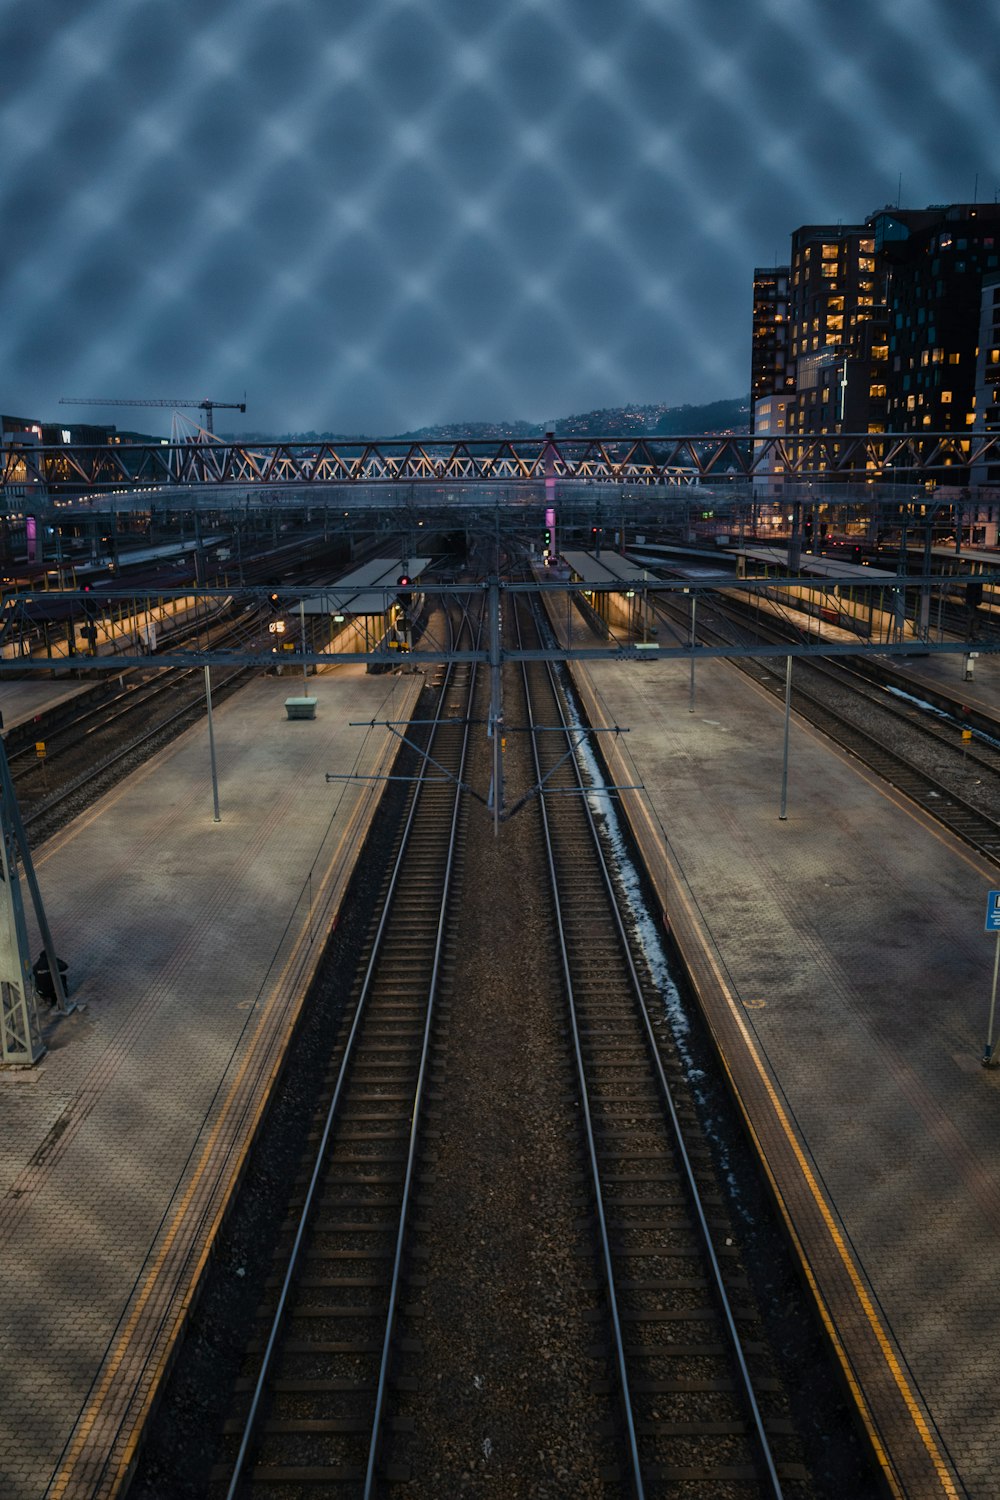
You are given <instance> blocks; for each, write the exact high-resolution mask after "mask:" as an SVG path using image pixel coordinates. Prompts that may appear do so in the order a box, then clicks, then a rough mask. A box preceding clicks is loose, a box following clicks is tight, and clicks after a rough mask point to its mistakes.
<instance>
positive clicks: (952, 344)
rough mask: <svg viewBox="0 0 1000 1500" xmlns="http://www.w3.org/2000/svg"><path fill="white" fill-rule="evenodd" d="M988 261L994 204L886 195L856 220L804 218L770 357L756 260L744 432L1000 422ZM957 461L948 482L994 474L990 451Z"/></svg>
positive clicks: (999, 228) (997, 245)
mask: <svg viewBox="0 0 1000 1500" xmlns="http://www.w3.org/2000/svg"><path fill="white" fill-rule="evenodd" d="M781 270H783V268H781V267H779V268H776V269H775V271H774V272H771V273H770V275H771V277H772V278H774V277H776V275H777V272H779V271H781ZM998 273H1000V205H997V204H969V203H957V204H946V205H941V206H932V207H930V208H925V209H903V208H893V207H891V206H890V207H887V208H884V209H881V210H879V211H878V212H876V213H873V214H870V215H869V216H868V217H867V219H866V220H865V222H864V223H863V224H853V225H843V224H837V225H831V224H806V225H803V226H802V227H801V228H799V229H797V230H796V231H795V232H794V234H793V235H792V239H791V256H790V260H789V266H788V301H787V325H786V332H785V337H786V343H785V346H784V350H785V352H784V354H783V363H782V364H780V365H779V363H778V360H777V357H776V355H775V357H773V358H772V362H771V363H770V364H768V357H769V355H770V354H773V353H774V351H775V350H776V345H775V344H773V342H769V339H771V334H770V325H769V322H768V310H769V301H768V298H769V296H770V298H771V301H772V302H774V301H776V295H775V294H772V293H771V292H770V288H769V283H768V282H767V279H766V277H767V275H768V273H767V272H763V271H761V270H760V269H758V270H755V272H754V348H753V354H752V359H751V376H752V380H753V393H754V398H755V399H754V432H755V433H758V434H760V435H762V436H763V435H765V434H766V433H774V432H779V431H780V432H783V433H786V434H787V435H789V436H795V435H797V434H801V435H802V436H813V435H819V434H823V433H838V432H842V433H868V432H873V433H874V432H883V431H887V430H888V431H891V432H914V433H919V432H928V433H948V432H953V433H956V434H960V433H967V432H969V431H970V430H975V429H976V428H979V427H984V426H986V425H987V422H989V424H990V425H991V426H992V425H993V424H995V423H997V422H1000V400H998V399H997V398H998V392H1000V281H990V278H993V277H996V276H997V274H998ZM987 283H989V298H988V299H987V297H986V295H985V293H984V286H985V285H986V284H987ZM994 293H997V302H996V314H997V316H996V321H995V322H994V320H993V318H994V302H993V300H992V298H993V295H994ZM779 395H780V400H777V399H774V398H776V397H778V396H779ZM988 414H989V415H988ZM779 423H780V425H779ZM954 463H955V481H954V482H955V483H956V484H962V485H964V484H966V483H968V482H969V481H970V480H971V482H973V483H979V484H992V485H997V484H998V483H1000V463H998V464H996V465H986V464H982V465H979V466H977V472H976V473H973V474H971V475H970V473H969V471H968V469H963V468H962V465H961V459H960V458H958V459H956V460H954Z"/></svg>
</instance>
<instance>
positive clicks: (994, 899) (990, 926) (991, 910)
mask: <svg viewBox="0 0 1000 1500" xmlns="http://www.w3.org/2000/svg"><path fill="white" fill-rule="evenodd" d="M986 931H987V932H1000V891H990V894H989V896H988V897H987V898H986Z"/></svg>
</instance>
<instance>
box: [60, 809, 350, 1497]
mask: <svg viewBox="0 0 1000 1500" xmlns="http://www.w3.org/2000/svg"><path fill="white" fill-rule="evenodd" d="M365 800H366V799H364V798H362V799H360V800H359V802H358V803H357V804H356V805H355V807H354V809H353V811H352V813H351V816H350V820H349V822H348V826H347V828H345V830H344V832H343V834H342V835H341V837H340V839H339V841H338V845H337V857H336V858H334V859H331V861H330V865H329V867H328V871H327V875H326V877H325V879H324V881H323V884H322V886H321V887H320V891H319V892H318V893H317V905H318V904H319V901H320V898H321V897H322V896H323V894H324V892H325V890H326V888H327V887H328V886H329V884H330V883H331V881H332V880H333V878H334V873H335V871H336V869H337V867H338V860H339V855H340V851H341V850H342V849H343V847H344V844H345V842H348V843H349V842H351V840H350V839H349V838H348V836H349V835H352V834H353V829H354V825H355V823H356V821H357V818H358V816H359V815H360V812H361V808H362V806H363V804H364V802H365ZM314 940H315V938H314V934H312V933H311V932H310V929H309V927H308V925H307V926H305V927H303V929H302V931H301V932H300V933H299V936H298V938H297V940H296V942H295V944H294V947H293V948H292V950H291V952H290V953H289V955H288V958H287V960H286V962H285V965H284V967H283V969H282V971H281V974H280V975H279V977H278V979H277V981H276V983H275V984H274V985H273V986H272V988H271V997H270V999H269V1000H268V1002H267V1004H266V1005H265V1007H264V1010H263V1011H262V1012H261V1016H260V1021H259V1023H258V1025H257V1029H256V1031H255V1033H254V1037H253V1040H252V1042H251V1043H250V1044H249V1045H248V1047H247V1049H246V1053H245V1055H244V1058H243V1062H242V1064H241V1065H240V1069H239V1072H238V1074H237V1076H236V1077H235V1078H234V1080H233V1082H232V1084H231V1086H230V1089H229V1092H228V1093H227V1095H226V1099H225V1102H224V1103H223V1105H222V1108H221V1110H220V1111H219V1114H218V1117H217V1119H216V1123H215V1125H214V1126H213V1128H212V1131H211V1134H210V1135H209V1138H208V1140H207V1141H206V1143H205V1146H204V1149H203V1151H202V1154H201V1157H200V1158H199V1161H198V1165H197V1167H196V1168H195V1170H194V1173H193V1174H192V1176H191V1180H190V1181H189V1183H188V1186H187V1189H186V1191H185V1194H184V1197H183V1199H182V1200H181V1202H180V1204H179V1205H178V1207H177V1210H176V1212H175V1213H174V1216H173V1219H172V1221H171V1224H170V1228H169V1229H168V1230H167V1233H166V1235H165V1236H164V1239H163V1241H162V1242H161V1245H160V1250H159V1253H158V1255H157V1257H156V1261H155V1262H154V1264H153V1266H152V1268H151V1270H150V1271H149V1273H148V1275H147V1277H146V1280H145V1282H144V1284H143V1287H142V1291H141V1292H140V1294H139V1298H138V1300H137V1302H136V1304H135V1306H134V1308H133V1310H132V1313H131V1316H130V1317H129V1320H128V1323H127V1324H126V1326H125V1328H124V1329H123V1331H122V1333H121V1334H120V1335H119V1338H118V1341H117V1343H116V1345H115V1348H114V1351H113V1352H112V1355H111V1357H110V1360H109V1361H108V1362H107V1364H106V1366H105V1372H104V1375H103V1376H102V1378H101V1383H100V1385H99V1386H98V1389H97V1391H96V1392H95V1393H94V1395H93V1396H92V1397H91V1399H90V1401H89V1402H88V1404H87V1409H86V1411H85V1412H84V1414H83V1416H82V1417H81V1418H80V1419H79V1421H78V1423H77V1425H76V1430H75V1434H74V1437H73V1440H72V1443H71V1446H70V1451H69V1453H68V1454H67V1455H66V1458H65V1460H64V1462H63V1464H62V1466H61V1468H60V1470H59V1472H58V1474H57V1475H56V1476H55V1479H54V1480H53V1481H52V1483H51V1488H50V1489H49V1491H48V1495H49V1500H63V1497H64V1496H65V1495H66V1493H67V1487H68V1486H69V1484H70V1483H71V1481H72V1478H73V1469H74V1467H75V1466H76V1462H77V1460H78V1459H79V1457H80V1454H81V1452H82V1450H83V1448H84V1447H85V1445H86V1442H87V1439H88V1438H89V1436H90V1434H91V1432H92V1431H93V1429H94V1427H95V1425H96V1424H97V1421H98V1419H99V1417H100V1416H101V1413H102V1409H103V1406H104V1403H105V1401H106V1400H107V1397H108V1394H109V1392H110V1390H111V1388H112V1386H113V1384H114V1381H115V1379H116V1377H117V1375H118V1372H119V1370H120V1369H121V1365H122V1362H123V1360H124V1358H125V1354H126V1352H127V1350H128V1347H129V1344H130V1341H131V1338H132V1336H133V1334H134V1332H135V1329H136V1327H137V1325H138V1323H139V1321H140V1319H141V1318H142V1315H143V1313H144V1312H145V1308H146V1304H147V1303H148V1302H149V1300H150V1297H151V1296H152V1295H153V1292H154V1290H155V1289H156V1286H157V1283H158V1281H159V1278H160V1276H161V1274H162V1272H163V1267H164V1264H165V1262H166V1260H167V1257H168V1256H169V1254H170V1251H171V1250H172V1248H173V1244H174V1241H175V1240H176V1238H177V1235H178V1234H179V1232H180V1230H181V1228H182V1226H183V1223H184V1219H185V1216H186V1214H187V1211H188V1208H189V1206H190V1203H191V1200H192V1198H193V1197H194V1196H195V1193H196V1192H197V1191H198V1189H199V1188H200V1186H201V1183H202V1179H203V1177H204V1176H205V1174H206V1172H207V1170H208V1165H209V1161H210V1159H211V1157H212V1154H213V1152H214V1150H215V1146H216V1143H217V1141H218V1138H219V1136H220V1134H221V1133H222V1131H223V1127H224V1126H226V1125H227V1124H228V1123H229V1116H230V1113H231V1111H232V1108H233V1105H234V1103H235V1102H236V1098H237V1095H238V1093H239V1091H240V1089H241V1087H242V1085H243V1082H244V1079H245V1076H246V1073H247V1071H248V1069H249V1068H250V1065H251V1063H252V1062H253V1060H254V1054H255V1049H256V1044H257V1041H258V1039H259V1038H260V1035H261V1032H262V1031H263V1029H264V1027H265V1026H266V1025H267V1024H268V1022H269V1021H270V1018H271V1012H272V1009H273V1007H274V1005H275V1003H276V997H277V996H278V995H279V994H280V993H281V989H282V986H283V985H284V984H285V982H286V980H287V978H288V975H289V972H290V971H291V969H292V968H293V966H294V965H295V963H296V962H297V961H298V958H299V955H300V950H301V948H302V946H303V944H304V943H305V942H307V941H314ZM321 948H322V945H319V947H318V948H317V956H318V953H319V952H320V951H321ZM295 1014H297V1009H296V1012H295ZM292 1019H294V1017H293V1018H292ZM281 1061H282V1054H281V1053H280V1052H279V1055H278V1057H277V1058H276V1059H275V1064H274V1067H273V1068H272V1070H271V1074H270V1076H269V1077H268V1080H267V1086H266V1088H265V1089H264V1091H263V1093H262V1094H261V1096H260V1099H259V1101H258V1105H257V1109H256V1110H255V1111H254V1114H253V1117H252V1127H253V1128H251V1129H250V1130H249V1131H246V1132H245V1134H244V1141H243V1146H242V1148H241V1149H240V1152H239V1156H238V1158H237V1165H238V1166H242V1163H243V1160H244V1159H245V1156H246V1153H247V1151H248V1150H249V1146H250V1142H251V1141H252V1139H253V1134H254V1130H255V1129H256V1125H257V1122H258V1120H259V1119H260V1115H261V1113H262V1111H263V1109H264V1107H265V1104H266V1102H267V1099H268V1097H269V1094H270V1090H271V1088H272V1087H273V1084H274V1081H275V1078H276V1076H277V1072H278V1069H279V1068H280V1065H281ZM235 1175H236V1176H237V1177H238V1173H236V1174H235ZM225 1207H226V1203H225V1202H224V1203H222V1204H221V1205H220V1207H219V1209H218V1211H217V1213H216V1216H215V1218H214V1220H213V1222H212V1225H211V1230H210V1232H209V1234H208V1236H207V1238H206V1240H205V1243H204V1245H203V1248H202V1252H201V1255H200V1256H199V1259H198V1262H197V1265H196V1267H195V1276H194V1277H193V1278H192V1279H190V1280H189V1282H188V1288H187V1291H186V1292H185V1294H184V1297H183V1299H182V1303H181V1308H180V1310H179V1314H178V1317H177V1319H176V1320H175V1322H174V1327H173V1328H172V1330H171V1333H170V1337H169V1338H168V1341H167V1346H166V1349H165V1351H164V1354H163V1357H162V1358H161V1360H160V1362H159V1365H158V1367H157V1370H156V1372H155V1376H154V1379H153V1380H152V1382H151V1384H150V1387H149V1390H148V1392H147V1395H146V1399H145V1401H144V1402H143V1405H142V1408H141V1410H140V1412H139V1415H138V1419H137V1420H136V1422H135V1423H134V1424H133V1428H132V1432H131V1433H130V1434H129V1437H128V1440H127V1445H126V1454H125V1456H124V1458H123V1460H122V1461H121V1462H120V1463H119V1465H118V1468H117V1470H116V1474H115V1478H114V1481H113V1485H112V1490H111V1494H114V1493H115V1492H116V1491H117V1489H118V1486H119V1485H120V1483H121V1481H122V1480H123V1479H124V1477H125V1475H126V1474H127V1472H128V1469H129V1466H130V1464H131V1462H132V1459H133V1457H134V1453H135V1449H136V1447H137V1445H138V1441H139V1437H140V1435H141V1433H142V1430H143V1423H144V1421H145V1417H146V1414H147V1413H148V1411H149V1408H150V1406H151V1404H152V1401H153V1396H154V1394H155V1392H156V1390H157V1387H158V1384H159V1381H160V1379H161V1377H162V1375H163V1373H164V1371H165V1368H166V1365H167V1360H168V1356H169V1353H170V1350H171V1346H172V1344H173V1341H174V1339H175V1338H176V1336H177V1334H178V1332H179V1331H180V1328H181V1326H182V1324H183V1321H184V1317H185V1315H186V1313H187V1311H188V1308H189V1305H190V1297H191V1293H192V1291H193V1289H194V1287H196V1286H197V1283H198V1278H199V1277H200V1275H201V1272H202V1269H203V1267H204V1264H205V1261H206V1260H207V1258H208V1255H209V1253H210V1251H211V1247H212V1244H213V1241H214V1237H215V1234H216V1231H217V1230H218V1227H219V1223H220V1221H221V1218H222V1215H223V1213H224V1211H225Z"/></svg>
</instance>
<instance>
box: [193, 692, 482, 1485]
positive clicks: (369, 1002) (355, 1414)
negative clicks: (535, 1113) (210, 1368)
mask: <svg viewBox="0 0 1000 1500" xmlns="http://www.w3.org/2000/svg"><path fill="white" fill-rule="evenodd" d="M473 681H474V673H473V668H472V667H471V665H469V664H457V665H454V666H452V667H451V668H449V669H448V672H447V673H446V674H442V681H441V688H442V691H441V694H440V696H439V709H438V712H437V715H436V717H435V719H434V721H433V722H431V723H429V724H425V725H424V726H422V727H423V729H424V731H425V733H426V753H427V756H428V759H427V760H426V762H425V763H424V765H423V767H422V770H421V776H420V779H419V780H418V781H417V782H415V784H414V787H413V789H412V793H411V797H410V804H409V809H408V813H407V816H406V819H405V822H404V824H403V827H402V829H401V831H400V835H399V839H398V846H397V849H396V855H395V859H394V861H393V863H392V867H391V871H390V873H389V875H388V877H387V880H386V883H385V888H384V891H383V896H382V899H381V901H380V912H379V916H378V920H377V922H376V923H375V924H374V928H373V931H372V933H371V935H370V939H369V949H368V952H367V953H366V955H365V956H364V962H363V964H362V969H361V975H360V979H359V983H358V986H357V990H356V994H355V999H354V1006H353V1010H352V1014H351V1016H350V1017H349V1019H348V1020H346V1021H345V1024H344V1028H343V1041H342V1045H341V1047H340V1049H339V1052H338V1055H337V1056H335V1057H334V1058H333V1059H332V1060H331V1066H330V1073H329V1078H330V1092H329V1098H328V1100H326V1101H325V1102H324V1105H323V1110H322V1115H321V1118H320V1119H319V1120H318V1122H317V1147H316V1156H315V1161H314V1164H313V1166H312V1168H311V1171H310V1172H309V1174H308V1178H307V1180H305V1181H303V1183H302V1191H301V1193H300V1194H298V1195H297V1196H296V1198H295V1200H294V1203H293V1207H294V1214H293V1215H292V1216H290V1217H289V1219H288V1221H287V1223H286V1225H285V1230H284V1233H283V1236H282V1243H281V1245H280V1248H279V1252H278V1256H279V1261H278V1263H277V1264H276V1269H275V1273H274V1275H273V1277H272V1278H271V1282H270V1295H269V1297H268V1301H267V1303H266V1304H265V1305H264V1306H262V1307H261V1309H260V1313H259V1324H260V1332H259V1335H258V1336H257V1337H256V1339H255V1340H254V1342H253V1344H252V1346H251V1350H250V1354H251V1356H256V1357H257V1368H256V1370H255V1371H254V1372H253V1373H252V1374H248V1375H247V1376H246V1377H245V1378H244V1379H243V1380H241V1382H240V1390H239V1396H240V1399H241V1402H242V1403H243V1405H244V1409H243V1410H242V1411H241V1412H240V1413H239V1414H238V1415H236V1416H234V1417H232V1418H231V1419H230V1421H229V1423H228V1424H227V1432H228V1434H229V1437H230V1440H231V1441H232V1444H233V1448H234V1454H233V1459H232V1463H231V1465H229V1466H228V1472H227V1466H225V1465H224V1466H222V1468H221V1469H219V1470H217V1471H216V1473H215V1475H214V1477H213V1489H212V1494H213V1495H226V1496H228V1497H232V1500H235V1497H236V1496H238V1495H240V1494H243V1493H245V1492H247V1491H249V1490H252V1492H253V1493H254V1494H255V1495H257V1494H266V1493H275V1494H281V1495H286V1494H298V1493H301V1492H302V1490H303V1489H309V1488H310V1487H311V1488H312V1492H313V1493H315V1492H316V1486H317V1485H318V1486H330V1487H332V1489H333V1490H334V1491H335V1492H337V1493H344V1494H350V1495H364V1496H369V1495H371V1494H374V1493H375V1492H376V1491H375V1486H376V1483H377V1481H378V1479H379V1478H380V1477H381V1475H380V1472H379V1457H380V1451H381V1446H382V1441H383V1435H384V1426H385V1421H386V1411H387V1402H388V1395H389V1383H390V1378H391V1376H392V1373H393V1369H394V1364H395V1361H396V1360H397V1358H398V1356H399V1355H400V1353H401V1351H403V1350H404V1349H405V1346H406V1342H407V1340H408V1339H409V1338H411V1337H412V1329H411V1325H412V1324H413V1323H414V1321H415V1320H416V1318H417V1310H415V1309H414V1307H413V1306H412V1304H411V1303H408V1302H407V1297H408V1296H410V1297H412V1296H413V1295H414V1293H415V1292H416V1291H417V1289H418V1280H419V1278H418V1277H417V1276H416V1273H415V1272H414V1269H413V1266H412V1264H411V1263H410V1252H411V1238H412V1221H413V1200H414V1189H415V1182H416V1176H417V1170H418V1161H419V1156H420V1151H421V1131H422V1128H423V1126H424V1124H425V1121H424V1107H425V1100H426V1094H427V1089H428V1081H429V1079H430V1077H431V1076H432V1072H433V1067H434V1061H433V1047H434V1035H435V1027H436V1025H437V1019H438V1014H437V1001H438V997H439V991H440V987H441V978H442V969H443V965H444V962H445V958H446V951H447V945H448V941H449V936H450V912H451V909H452V902H453V897H454V891H455V887H456V884H457V880H458V871H459V869H460V866H461V861H462V853H463V832H464V818H463V807H464V805H465V803H464V799H463V798H462V796H461V793H460V785H461V780H462V774H463V766H464V762H465V756H466V748H467V741H468V732H469V727H468V720H469V717H470V715H469V698H470V694H471V690H472V686H473Z"/></svg>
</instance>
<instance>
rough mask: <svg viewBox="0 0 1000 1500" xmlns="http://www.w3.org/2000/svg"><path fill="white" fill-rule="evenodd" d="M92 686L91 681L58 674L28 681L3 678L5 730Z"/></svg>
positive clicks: (0, 700)
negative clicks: (80, 680)
mask: <svg viewBox="0 0 1000 1500" xmlns="http://www.w3.org/2000/svg"><path fill="white" fill-rule="evenodd" d="M92 688H93V683H91V682H79V681H77V680H76V679H72V680H70V679H67V678H66V677H61V676H60V677H48V678H45V679H41V678H35V679H32V680H30V681H28V680H24V681H18V680H17V679H16V678H10V677H8V678H4V679H3V680H2V681H0V723H2V727H3V729H4V730H5V731H9V730H11V729H16V728H17V727H18V725H20V724H26V723H28V721H29V720H31V719H34V718H37V717H38V715H39V714H46V713H48V712H49V711H50V710H51V709H53V708H57V707H58V705H59V704H60V703H65V702H67V701H68V699H70V698H76V697H78V696H79V695H80V694H81V693H86V692H88V691H90V690H92Z"/></svg>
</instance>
